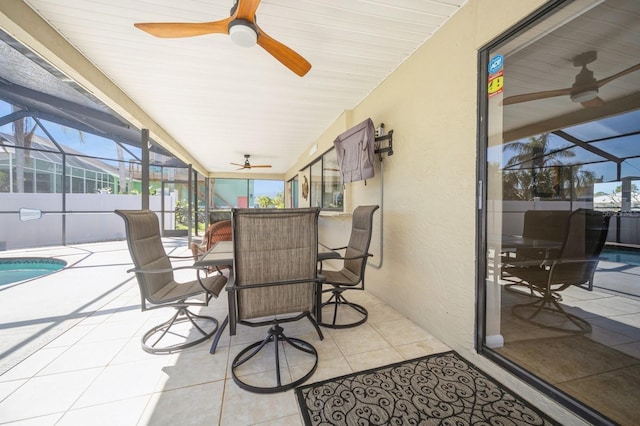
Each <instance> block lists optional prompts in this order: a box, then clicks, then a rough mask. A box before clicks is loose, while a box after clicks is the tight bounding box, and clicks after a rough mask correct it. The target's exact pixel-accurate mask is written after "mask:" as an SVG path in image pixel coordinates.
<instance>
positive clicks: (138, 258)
mask: <svg viewBox="0 0 640 426" xmlns="http://www.w3.org/2000/svg"><path fill="white" fill-rule="evenodd" d="M115 213H116V214H117V215H119V216H120V217H122V219H124V222H125V227H126V234H127V243H128V246H129V253H130V255H131V259H132V260H133V264H134V265H135V268H133V269H129V270H128V271H127V272H134V273H135V275H136V279H137V281H138V287H139V288H140V301H141V309H142V311H147V310H152V309H159V308H172V309H175V310H176V312H175V314H174V315H173V316H172V317H171V318H170V319H169V320H168V321H166V322H163V323H162V324H159V325H156V326H155V327H153V328H152V329H150V330H149V331H147V332H146V333H145V334H144V336H143V337H142V349H144V350H145V351H146V352H149V353H155V354H159V353H172V352H175V351H178V350H180V349H184V348H188V347H191V346H194V345H197V344H198V343H200V342H203V341H205V340H207V339H209V338H210V337H211V336H213V334H214V333H215V332H216V331H217V329H218V321H217V320H216V319H215V318H213V317H210V316H204V315H198V314H195V313H193V312H191V311H190V310H189V307H191V306H207V305H208V303H209V301H210V300H211V298H212V297H218V294H220V291H222V288H223V287H224V286H225V284H226V282H227V279H226V277H224V276H223V275H218V274H216V275H210V276H208V277H203V276H201V273H202V272H203V271H204V269H203V268H194V267H192V266H185V267H175V268H174V267H172V265H171V260H170V258H169V256H167V254H166V252H165V250H164V247H163V245H162V240H161V237H160V227H159V223H158V217H157V216H156V214H155V213H154V212H152V211H150V210H116V211H115ZM183 269H194V271H195V272H196V279H195V280H193V281H188V282H184V283H179V282H177V281H175V279H174V271H177V270H183ZM187 322H188V323H191V325H193V328H191V327H189V328H185V327H181V326H179V325H180V324H182V323H187ZM178 329H180V330H179V331H176V330H178ZM211 329H212V331H211ZM181 333H182V334H181ZM194 336H195V337H194ZM161 342H162V343H161Z"/></svg>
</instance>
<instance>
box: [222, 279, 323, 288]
mask: <svg viewBox="0 0 640 426" xmlns="http://www.w3.org/2000/svg"><path fill="white" fill-rule="evenodd" d="M311 282H314V283H317V282H319V279H318V278H317V277H316V279H307V280H305V279H301V280H285V281H271V282H265V283H256V284H243V285H236V282H235V277H233V279H232V277H231V276H229V281H227V286H226V290H227V291H230V292H234V291H242V290H249V289H252V288H264V287H275V286H279V285H291V284H308V283H311Z"/></svg>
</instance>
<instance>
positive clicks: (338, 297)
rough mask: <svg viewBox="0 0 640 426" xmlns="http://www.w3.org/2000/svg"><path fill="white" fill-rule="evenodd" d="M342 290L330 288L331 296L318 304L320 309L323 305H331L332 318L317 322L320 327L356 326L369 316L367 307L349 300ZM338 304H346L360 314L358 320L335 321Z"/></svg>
mask: <svg viewBox="0 0 640 426" xmlns="http://www.w3.org/2000/svg"><path fill="white" fill-rule="evenodd" d="M343 291H344V289H333V290H331V297H329V299H328V300H327V301H326V302H323V303H322V305H321V306H320V309H322V308H323V307H325V306H330V305H333V320H332V321H331V322H330V323H327V322H319V323H318V324H320V325H321V326H322V327H327V328H335V329H340V328H351V327H357V326H359V325H360V324H364V323H365V322H366V321H367V319H368V318H369V312H368V311H367V309H366V308H365V307H364V306H362V305H358V304H357V303H352V302H349V301H348V300H347V299H346V298H345V297H344V296H343V295H342V292H343ZM340 306H348V307H350V308H351V309H353V310H354V311H356V312H357V313H358V314H359V315H361V316H362V318H361V319H359V320H358V321H354V322H350V323H346V324H338V323H337V320H338V307H340Z"/></svg>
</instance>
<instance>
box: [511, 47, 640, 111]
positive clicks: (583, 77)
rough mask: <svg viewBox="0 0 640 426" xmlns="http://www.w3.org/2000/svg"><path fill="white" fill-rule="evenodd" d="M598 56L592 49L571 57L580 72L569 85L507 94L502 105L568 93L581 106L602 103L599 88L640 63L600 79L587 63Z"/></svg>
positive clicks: (633, 70)
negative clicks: (520, 93)
mask: <svg viewBox="0 0 640 426" xmlns="http://www.w3.org/2000/svg"><path fill="white" fill-rule="evenodd" d="M597 58H598V56H597V52H596V51H594V50H591V51H588V52H584V53H581V54H579V55H578V56H576V57H575V58H573V66H574V67H581V70H580V72H579V73H578V75H576V79H575V81H574V82H573V85H572V86H571V87H567V88H564V89H556V90H547V91H543V92H533V93H525V94H522V95H515V96H509V97H506V98H504V99H503V101H502V104H503V105H512V104H517V103H521V102H529V101H535V100H538V99H546V98H554V97H557V96H566V95H569V98H570V99H571V101H573V102H576V103H580V104H581V105H582V106H583V107H598V106H601V105H603V104H604V100H603V99H602V98H600V97H599V96H598V91H599V89H600V88H601V87H602V86H604V85H605V84H607V83H610V82H612V81H613V80H615V79H617V78H620V77H622V76H624V75H627V74H630V73H632V72H635V71H638V70H640V64H636V65H633V66H631V67H629V68H627V69H624V70H622V71H620V72H619V73H616V74H613V75H610V76H609V77H606V78H603V79H601V80H596V79H595V78H594V77H593V71H591V70H590V69H589V68H587V65H588V64H590V63H592V62H593V61H595V60H596V59H597Z"/></svg>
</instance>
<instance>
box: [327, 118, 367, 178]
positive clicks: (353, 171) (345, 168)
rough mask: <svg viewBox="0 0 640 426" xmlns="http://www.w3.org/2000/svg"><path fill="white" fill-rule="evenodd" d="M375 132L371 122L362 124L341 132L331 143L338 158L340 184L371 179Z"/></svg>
mask: <svg viewBox="0 0 640 426" xmlns="http://www.w3.org/2000/svg"><path fill="white" fill-rule="evenodd" d="M375 138H376V131H375V128H374V127H373V121H372V120H371V119H370V118H367V119H366V120H365V121H363V122H362V123H360V124H358V125H357V126H354V127H352V128H351V129H349V130H347V131H346V132H343V133H342V134H340V136H338V137H337V138H336V140H335V141H333V144H334V145H335V147H336V154H337V156H338V166H339V167H340V175H341V177H342V184H343V185H344V184H345V183H349V182H355V181H358V180H364V181H365V185H366V183H367V181H366V179H369V178H372V177H373V175H374V171H373V159H374V158H375V157H374V154H375V152H374V151H375V146H374V145H375Z"/></svg>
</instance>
